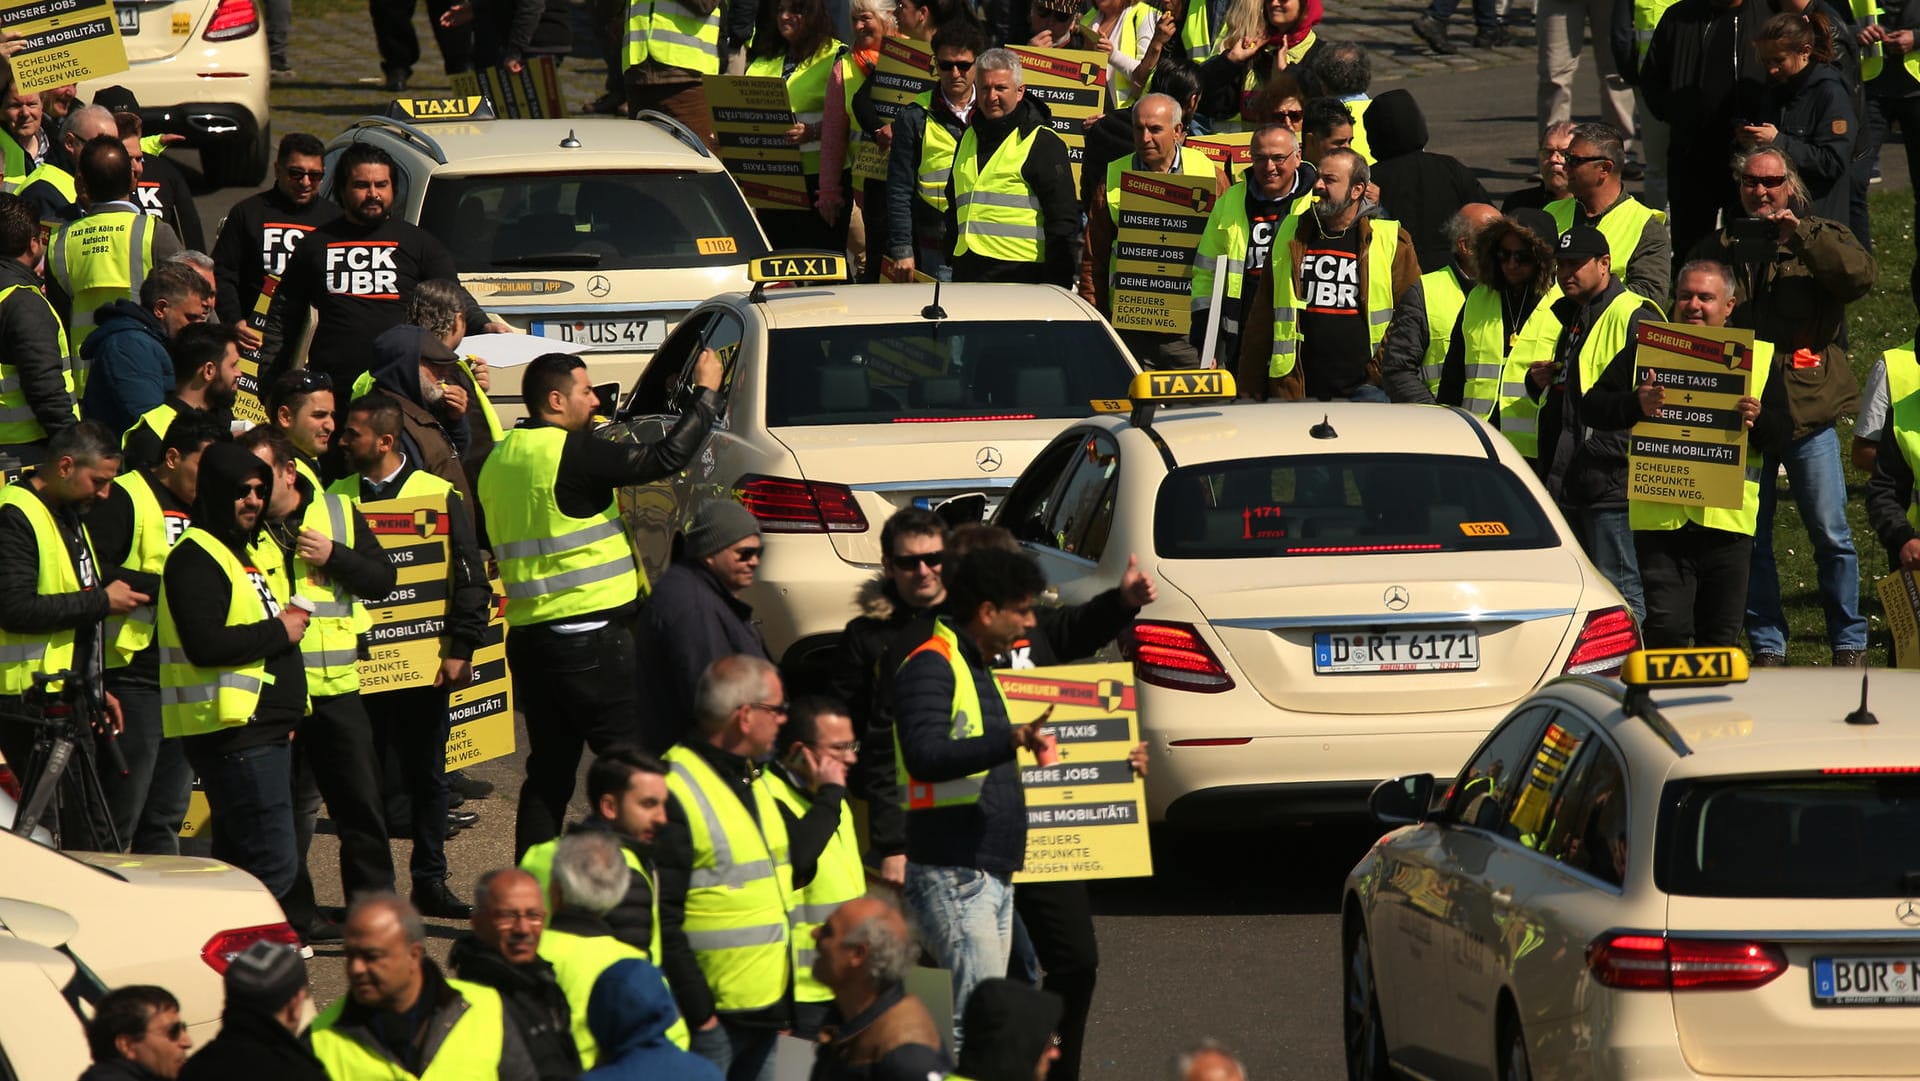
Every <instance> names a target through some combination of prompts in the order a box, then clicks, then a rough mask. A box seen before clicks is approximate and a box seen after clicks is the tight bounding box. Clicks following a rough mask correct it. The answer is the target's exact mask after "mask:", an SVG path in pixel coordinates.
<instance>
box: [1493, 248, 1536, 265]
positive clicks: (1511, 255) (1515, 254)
mask: <svg viewBox="0 0 1920 1081" xmlns="http://www.w3.org/2000/svg"><path fill="white" fill-rule="evenodd" d="M1494 257H1495V258H1497V259H1499V260H1500V261H1501V262H1503V263H1531V262H1533V261H1534V259H1533V253H1532V252H1530V251H1528V250H1526V249H1525V248H1501V249H1500V250H1499V251H1497V252H1495V253H1494Z"/></svg>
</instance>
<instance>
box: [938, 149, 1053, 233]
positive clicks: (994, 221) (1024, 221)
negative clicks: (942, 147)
mask: <svg viewBox="0 0 1920 1081" xmlns="http://www.w3.org/2000/svg"><path fill="white" fill-rule="evenodd" d="M1050 131H1051V129H1049V128H1047V127H1044V126H1042V127H1036V128H1034V129H1033V130H1032V131H1030V132H1028V133H1026V134H1025V135H1021V134H1020V133H1018V132H1014V133H1012V134H1009V135H1008V136H1007V137H1006V138H1005V139H1004V140H1002V141H1001V143H1000V145H999V146H998V147H997V148H995V149H994V152H993V156H992V157H991V158H989V159H988V161H987V165H986V168H985V169H982V168H981V167H980V144H979V140H978V139H977V138H976V136H975V134H974V128H973V127H972V126H971V125H969V126H968V127H967V133H966V134H965V135H962V136H961V137H960V145H959V147H958V148H956V150H955V151H954V159H953V201H954V220H955V222H956V223H957V229H958V235H957V236H955V237H954V241H953V253H954V255H955V256H961V255H966V254H968V253H969V252H971V253H973V254H976V255H979V256H981V257H983V258H987V259H997V260H999V261H1001V262H1004V263H1037V262H1040V261H1041V259H1042V258H1044V256H1045V254H1046V246H1045V238H1044V234H1043V233H1042V231H1041V221H1040V200H1039V198H1038V197H1037V196H1035V195H1034V194H1033V192H1032V191H1030V190H1028V188H1027V183H1026V181H1025V180H1024V179H1022V178H1021V175H1020V170H1021V169H1022V168H1024V167H1025V166H1026V164H1027V154H1028V153H1029V152H1030V151H1032V149H1033V143H1034V140H1036V139H1038V138H1040V133H1041V132H1050Z"/></svg>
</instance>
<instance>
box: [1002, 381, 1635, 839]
mask: <svg viewBox="0 0 1920 1081" xmlns="http://www.w3.org/2000/svg"><path fill="white" fill-rule="evenodd" d="M1112 386H1113V389H1114V391H1119V390H1121V389H1123V388H1125V387H1126V385H1125V384H1122V383H1115V384H1113V385H1112ZM1234 393H1235V388H1234V386H1233V379H1232V377H1231V376H1230V375H1228V374H1227V373H1225V372H1221V371H1200V372H1191V373H1180V372H1154V373H1147V374H1144V375H1142V376H1140V377H1139V378H1138V379H1137V380H1136V381H1135V383H1134V385H1133V386H1132V387H1131V388H1130V389H1129V391H1128V397H1127V398H1126V399H1125V400H1122V401H1116V402H1114V403H1111V407H1112V408H1114V409H1115V410H1118V412H1116V413H1114V414H1111V415H1101V416H1098V417H1095V418H1092V419H1088V420H1084V421H1081V422H1080V423H1077V424H1074V425H1072V426H1071V427H1069V428H1068V429H1067V430H1066V431H1065V432H1064V433H1062V434H1061V435H1060V436H1059V437H1058V438H1056V439H1054V440H1053V441H1052V443H1050V444H1049V445H1048V446H1047V447H1046V448H1045V449H1044V450H1042V451H1040V452H1039V454H1037V455H1036V456H1035V457H1034V459H1033V462H1032V464H1030V465H1029V466H1028V467H1027V468H1026V470H1025V471H1024V472H1022V474H1021V476H1020V479H1019V481H1018V482H1017V483H1015V484H1014V486H1013V488H1012V490H1011V491H1009V492H1008V493H1007V495H1006V498H1005V500H1003V501H1002V502H1001V504H1000V506H999V509H998V512H997V514H996V516H995V519H994V520H995V521H996V522H997V524H999V525H1002V526H1005V527H1007V528H1008V529H1010V530H1012V532H1013V534H1014V536H1015V537H1017V538H1018V539H1019V540H1020V542H1021V543H1022V545H1023V546H1024V547H1025V548H1026V550H1028V551H1029V552H1031V553H1032V554H1033V556H1034V558H1035V559H1037V560H1038V561H1039V563H1040V566H1041V568H1042V569H1043V570H1044V571H1045V572H1046V575H1047V580H1048V582H1049V583H1051V585H1052V586H1053V587H1054V588H1055V589H1056V590H1057V591H1058V593H1059V598H1060V600H1061V601H1062V602H1064V603H1070V604H1074V603H1081V602H1084V601H1087V600H1090V599H1092V597H1094V596H1095V595H1096V594H1098V593H1100V592H1101V591H1103V590H1106V589H1110V588H1112V587H1113V586H1114V585H1115V584H1116V583H1118V582H1119V580H1120V577H1121V575H1122V573H1124V571H1125V569H1126V566H1127V560H1128V558H1129V557H1131V556H1134V555H1137V556H1138V557H1139V559H1140V564H1141V566H1142V567H1143V568H1145V569H1147V570H1148V571H1150V572H1151V573H1152V574H1153V575H1154V577H1155V578H1156V579H1158V580H1159V584H1160V598H1159V600H1157V601H1155V602H1154V603H1153V604H1152V605H1149V606H1148V607H1146V608H1144V609H1142V610H1141V612H1140V615H1139V618H1138V620H1137V621H1136V622H1135V624H1134V626H1133V628H1132V630H1131V631H1130V632H1128V634H1126V635H1125V636H1124V637H1123V639H1122V642H1121V648H1122V652H1123V654H1124V655H1125V656H1126V657H1127V658H1129V659H1131V660H1132V661H1133V669H1134V677H1135V681H1136V685H1137V688H1138V690H1137V693H1138V695H1139V703H1140V724H1141V728H1142V731H1143V733H1144V735H1145V737H1146V739H1147V741H1148V744H1149V749H1150V753H1151V755H1152V770H1151V771H1150V772H1149V773H1148V775H1147V805H1148V812H1149V816H1150V818H1151V819H1152V820H1153V821H1167V822H1171V823H1174V824H1177V825H1198V826H1216V825H1226V826H1234V827H1238V826H1245V825H1252V824H1255V823H1258V822H1261V821H1263V820H1275V819H1277V820H1283V821H1295V820H1314V819H1319V818H1323V817H1326V816H1329V815H1356V816H1357V815H1361V814H1364V809H1365V806H1366V799H1367V794H1368V793H1369V792H1370V791H1371V790H1372V788H1373V786H1374V785H1375V784H1376V783H1377V782H1378V781H1379V780H1380V779H1381V778H1383V777H1392V776H1396V775H1398V774H1401V773H1411V772H1420V771H1431V772H1435V773H1439V772H1444V771H1446V770H1449V769H1451V768H1453V766H1454V765H1456V764H1457V763H1459V762H1460V761H1461V760H1462V759H1464V758H1465V757H1466V755H1467V752H1468V751H1470V750H1471V749H1472V748H1473V746H1474V745H1475V744H1476V743H1478V742H1479V741H1480V739H1481V737H1483V736H1484V735H1486V733H1487V730H1488V729H1489V728H1491V727H1492V726H1493V724H1494V722H1496V721H1498V720H1499V719H1500V718H1501V717H1502V716H1504V715H1505V714H1506V713H1507V712H1508V711H1509V710H1511V709H1512V708H1513V706H1514V704H1515V703H1517V702H1519V701H1521V700H1522V699H1524V698H1525V697H1526V696H1527V695H1529V694H1532V693H1533V692H1534V691H1535V690H1536V689H1538V688H1539V686H1540V684H1541V683H1543V682H1545V681H1547V680H1549V679H1552V678H1553V677H1555V676H1558V675H1561V674H1563V673H1568V672H1610V671H1612V670H1613V669H1614V668H1615V667H1617V666H1618V665H1619V663H1620V660H1621V658H1622V657H1624V656H1625V655H1626V654H1627V653H1628V652H1629V651H1630V650H1632V649H1634V648H1635V647H1636V646H1637V645H1638V641H1639V640H1638V632H1637V631H1636V630H1635V627H1634V623H1633V620H1632V618H1631V616H1630V615H1629V614H1628V611H1627V609H1626V607H1625V606H1624V605H1623V603H1622V601H1621V599H1620V595H1619V594H1618V593H1617V592H1615V591H1614V589H1613V588H1612V587H1611V586H1609V585H1608V584H1607V582H1606V580H1605V579H1604V578H1602V577H1601V575H1600V573H1599V572H1598V571H1597V570H1595V569H1594V567H1593V566H1592V565H1591V564H1590V563H1588V561H1587V559H1586V557H1585V556H1584V555H1583V554H1582V553H1581V549H1580V545H1579V543H1578V542H1577V540H1576V539H1575V538H1574V536H1573V534H1572V533H1571V531H1570V530H1569V528H1568V526H1567V524H1566V522H1565V521H1564V520H1562V519H1561V517H1560V515H1559V513H1558V512H1557V511H1556V510H1555V509H1554V506H1553V501H1552V500H1551V499H1550V498H1549V497H1548V495H1547V493H1546V491H1545V490H1544V489H1543V488H1542V487H1541V486H1540V484H1539V482H1538V481H1537V480H1536V479H1535V478H1534V474H1533V470H1532V469H1531V468H1530V467H1529V466H1528V464H1527V463H1526V461H1525V460H1524V459H1522V458H1521V457H1520V456H1519V455H1518V454H1517V453H1515V452H1514V450H1513V446H1512V444H1510V443H1509V442H1508V441H1507V440H1505V439H1502V438H1500V434H1499V433H1498V432H1496V431H1494V430H1493V429H1491V428H1489V427H1487V426H1486V425H1485V424H1483V423H1481V422H1480V421H1479V420H1477V419H1475V418H1473V417H1472V416H1469V415H1468V414H1466V413H1464V412H1461V411H1459V410H1455V409H1446V408H1441V407H1437V406H1436V407H1431V408H1424V407H1423V408H1414V407H1393V408H1387V407H1382V406H1379V405H1374V404H1369V403H1332V404H1328V405H1321V404H1312V403H1308V404H1302V403H1292V402H1289V403H1265V404H1258V403H1251V402H1239V403H1236V402H1234V401H1233V400H1232V399H1233V396H1234ZM1128 410H1131V412H1130V413H1129V412H1128Z"/></svg>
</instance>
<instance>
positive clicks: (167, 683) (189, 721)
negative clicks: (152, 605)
mask: <svg viewBox="0 0 1920 1081" xmlns="http://www.w3.org/2000/svg"><path fill="white" fill-rule="evenodd" d="M192 548H199V549H200V550H202V551H204V552H206V553H207V554H208V555H209V556H212V557H213V561H214V563H215V564H217V565H218V566H219V567H220V570H221V571H222V573H223V574H224V575H225V577H226V579H227V626H229V627H240V626H246V625H248V624H253V623H260V622H263V621H265V620H269V619H272V618H273V617H274V616H275V615H276V614H277V612H278V607H277V606H276V605H273V604H270V603H269V602H268V601H267V599H266V598H265V597H263V596H261V595H260V590H259V589H258V588H256V587H255V585H254V582H253V579H252V577H250V576H249V575H248V573H247V571H248V570H249V569H250V568H248V567H247V566H246V565H245V564H242V563H241V562H240V560H239V558H238V557H236V556H235V555H234V554H233V551H232V549H230V548H228V547H227V546H226V545H225V544H223V543H221V541H220V539H219V538H217V537H215V536H214V535H213V534H211V533H209V532H207V531H206V530H204V529H197V528H196V529H189V530H187V532H186V535H184V536H182V537H181V538H180V540H179V542H178V543H176V544H175V545H174V546H173V548H172V550H171V551H170V552H169V553H168V556H167V558H169V559H172V558H174V556H175V555H176V554H178V553H180V552H184V551H189V550H191V549H192ZM251 569H253V570H254V572H255V573H260V572H259V571H258V569H257V568H251ZM159 638H160V724H161V729H162V731H164V732H165V733H166V735H168V736H194V735H199V734H201V733H203V732H214V731H218V730H219V729H221V728H223V727H229V726H232V725H241V724H246V723H247V721H248V720H250V719H252V717H253V711H254V707H255V706H257V705H259V703H260V691H261V689H262V688H263V687H265V686H266V683H267V680H268V676H267V662H266V661H265V660H258V661H253V662H251V663H249V664H243V665H240V666H238V667H236V668H202V667H200V666H198V665H196V664H194V663H193V662H192V661H191V660H189V659H188V658H187V651H186V649H185V648H184V647H183V646H182V644H181V641H180V628H179V626H178V624H176V623H175V622H174V619H173V606H172V605H171V604H170V603H169V601H168V598H167V591H166V590H164V589H163V590H161V591H160V625H159Z"/></svg>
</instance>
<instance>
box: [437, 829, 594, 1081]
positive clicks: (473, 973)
mask: <svg viewBox="0 0 1920 1081" xmlns="http://www.w3.org/2000/svg"><path fill="white" fill-rule="evenodd" d="M544 892H545V891H544V890H542V889H541V887H540V883H539V882H537V881H535V880H534V877H533V876H532V875H530V874H528V873H527V872H525V871H522V870H519V869H517V868H510V867H509V868H497V869H495V870H492V871H488V872H487V873H486V874H484V875H481V876H480V881H479V882H478V883H476V884H475V885H474V887H473V905H474V908H473V921H472V926H473V933H472V934H467V935H462V936H460V937H459V938H458V939H455V940H454V943H453V951H452V952H451V953H449V954H448V955H447V967H449V968H451V969H452V970H453V974H454V975H455V976H458V977H459V978H461V979H463V980H467V981H469V982H472V983H477V984H481V985H483V986H486V987H491V988H493V989H494V990H495V991H498V992H500V1002H501V1004H502V1005H503V1006H505V1007H506V1012H507V1021H508V1023H510V1024H511V1025H513V1027H514V1028H516V1029H518V1030H519V1032H520V1038H521V1040H523V1041H525V1043H526V1045H527V1053H528V1055H530V1056H531V1057H532V1058H533V1068H534V1071H535V1072H536V1073H538V1074H539V1075H540V1081H566V1079H568V1078H573V1077H578V1076H580V1069H581V1064H580V1048H579V1046H578V1045H577V1044H575V1042H574V1039H573V1015H572V1012H571V1009H570V1007H569V1006H568V1004H567V995H566V992H565V991H562V990H561V989H560V984H559V982H558V981H556V980H555V979H554V976H553V966H552V965H551V964H549V963H548V962H547V961H546V959H545V958H542V957H541V956H540V953H539V950H540V934H541V931H542V930H543V929H544V927H545V925H546V922H547V904H546V900H545V898H544V897H543V896H542V895H543V894H544Z"/></svg>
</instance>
